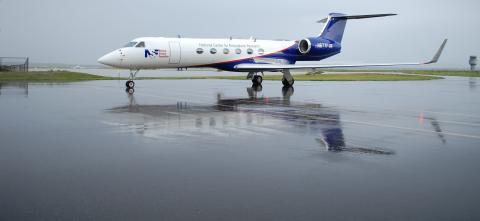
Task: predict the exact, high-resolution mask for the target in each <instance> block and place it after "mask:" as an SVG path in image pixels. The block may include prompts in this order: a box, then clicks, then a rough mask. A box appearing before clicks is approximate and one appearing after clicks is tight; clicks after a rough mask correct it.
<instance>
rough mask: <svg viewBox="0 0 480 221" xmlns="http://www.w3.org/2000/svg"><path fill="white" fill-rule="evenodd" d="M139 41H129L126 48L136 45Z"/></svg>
mask: <svg viewBox="0 0 480 221" xmlns="http://www.w3.org/2000/svg"><path fill="white" fill-rule="evenodd" d="M137 43H138V42H135V41H131V42H128V43H127V44H126V45H125V46H123V47H125V48H130V47H133V46H134V45H136V44H137Z"/></svg>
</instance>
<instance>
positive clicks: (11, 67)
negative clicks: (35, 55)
mask: <svg viewBox="0 0 480 221" xmlns="http://www.w3.org/2000/svg"><path fill="white" fill-rule="evenodd" d="M28 65H29V61H28V57H27V58H23V57H0V71H23V72H27V71H28Z"/></svg>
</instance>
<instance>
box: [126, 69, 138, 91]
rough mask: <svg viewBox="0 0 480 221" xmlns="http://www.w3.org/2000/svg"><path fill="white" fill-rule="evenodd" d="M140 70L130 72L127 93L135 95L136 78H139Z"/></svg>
mask: <svg viewBox="0 0 480 221" xmlns="http://www.w3.org/2000/svg"><path fill="white" fill-rule="evenodd" d="M139 71H140V70H139V69H137V70H135V71H134V70H130V77H129V78H128V81H127V82H125V87H126V89H125V91H126V92H127V93H129V94H133V93H134V92H135V89H133V88H134V87H135V82H134V80H135V77H136V76H137V73H138V72H139Z"/></svg>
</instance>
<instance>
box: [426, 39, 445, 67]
mask: <svg viewBox="0 0 480 221" xmlns="http://www.w3.org/2000/svg"><path fill="white" fill-rule="evenodd" d="M447 41H448V39H445V40H443V43H442V45H441V46H440V48H439V49H438V51H437V53H436V54H435V56H433V58H432V60H431V61H429V62H425V63H424V64H433V63H437V61H438V59H439V58H440V55H442V52H443V48H445V45H446V44H447Z"/></svg>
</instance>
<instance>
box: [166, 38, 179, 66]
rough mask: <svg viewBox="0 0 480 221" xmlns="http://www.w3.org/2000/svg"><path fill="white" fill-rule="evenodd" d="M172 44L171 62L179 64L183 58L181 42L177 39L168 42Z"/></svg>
mask: <svg viewBox="0 0 480 221" xmlns="http://www.w3.org/2000/svg"><path fill="white" fill-rule="evenodd" d="M168 44H169V46H170V60H169V61H168V63H169V64H179V63H180V58H181V55H182V53H181V51H180V43H179V42H177V41H171V42H169V43H168Z"/></svg>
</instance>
